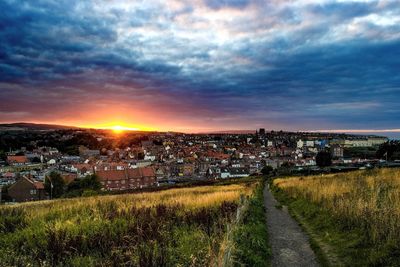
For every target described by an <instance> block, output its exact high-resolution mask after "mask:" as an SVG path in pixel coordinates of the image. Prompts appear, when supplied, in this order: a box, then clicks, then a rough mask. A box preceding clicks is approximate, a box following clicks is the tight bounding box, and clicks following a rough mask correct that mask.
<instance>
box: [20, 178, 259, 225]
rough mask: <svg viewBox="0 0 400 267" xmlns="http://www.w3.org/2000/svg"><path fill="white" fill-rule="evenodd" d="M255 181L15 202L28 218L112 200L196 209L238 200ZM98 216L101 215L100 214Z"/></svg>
mask: <svg viewBox="0 0 400 267" xmlns="http://www.w3.org/2000/svg"><path fill="white" fill-rule="evenodd" d="M255 185H256V184H255V183H254V184H252V185H250V186H247V185H245V184H232V185H221V186H199V187H191V188H177V189H169V190H165V191H158V192H149V193H138V194H122V195H109V196H94V197H86V198H76V199H60V200H51V201H40V202H29V203H24V204H19V205H16V206H18V207H23V208H24V209H25V210H26V212H27V215H28V216H29V217H30V218H31V219H34V218H37V217H42V216H51V215H49V214H51V212H52V211H54V212H56V211H57V213H58V214H63V215H64V216H65V217H69V215H71V214H72V213H75V214H77V213H78V212H79V214H85V213H92V214H93V212H95V210H96V209H94V207H96V206H97V205H104V204H107V203H110V202H111V203H113V204H114V205H115V207H116V208H117V209H118V210H119V211H121V210H124V209H129V208H130V207H132V206H136V207H150V206H154V205H158V204H165V205H174V204H178V205H183V206H184V207H185V209H198V208H202V207H207V206H214V205H218V204H221V203H222V202H224V201H228V202H230V201H237V200H239V198H240V195H245V196H248V195H250V194H251V193H252V191H253V189H254V188H255ZM99 216H100V215H99Z"/></svg>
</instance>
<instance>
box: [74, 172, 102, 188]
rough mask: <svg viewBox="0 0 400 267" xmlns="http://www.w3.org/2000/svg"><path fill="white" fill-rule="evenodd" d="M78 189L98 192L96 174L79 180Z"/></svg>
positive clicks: (99, 184)
mask: <svg viewBox="0 0 400 267" xmlns="http://www.w3.org/2000/svg"><path fill="white" fill-rule="evenodd" d="M79 187H80V188H81V189H91V190H100V189H101V183H100V181H99V177H98V176H97V175H96V174H92V175H87V176H86V177H85V178H83V179H82V180H80V181H79Z"/></svg>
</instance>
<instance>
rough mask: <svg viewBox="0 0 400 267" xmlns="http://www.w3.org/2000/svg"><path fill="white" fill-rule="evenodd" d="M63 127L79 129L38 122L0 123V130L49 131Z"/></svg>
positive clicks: (65, 127)
mask: <svg viewBox="0 0 400 267" xmlns="http://www.w3.org/2000/svg"><path fill="white" fill-rule="evenodd" d="M65 129H79V128H78V127H75V126H66V125H55V124H38V123H27V122H17V123H4V124H0V131H7V130H12V131H50V130H65Z"/></svg>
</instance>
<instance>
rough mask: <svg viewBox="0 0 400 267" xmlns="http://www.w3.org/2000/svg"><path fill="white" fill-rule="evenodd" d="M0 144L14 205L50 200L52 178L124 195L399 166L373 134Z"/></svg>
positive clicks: (74, 137) (1, 178)
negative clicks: (268, 175)
mask: <svg viewBox="0 0 400 267" xmlns="http://www.w3.org/2000/svg"><path fill="white" fill-rule="evenodd" d="M0 140H1V142H0V144H1V149H2V151H1V155H0V156H1V160H0V186H1V187H2V190H1V191H2V195H3V196H2V199H3V201H6V202H11V203H13V202H23V201H33V200H42V199H49V198H52V197H54V196H53V195H52V192H51V190H50V192H48V190H47V191H46V190H45V184H46V179H48V181H47V182H48V183H50V187H51V188H50V189H53V184H52V181H51V175H52V174H53V175H54V173H56V174H58V175H59V176H60V177H61V178H62V180H63V185H64V186H65V187H68V186H69V185H71V184H72V183H74V182H75V183H76V182H77V181H80V180H82V179H85V177H90V176H93V175H95V176H96V179H98V181H99V185H100V187H101V190H102V191H128V190H140V189H144V188H149V187H160V186H164V185H170V184H175V183H182V182H190V181H199V180H215V179H226V178H241V177H247V176H252V175H257V174H260V173H264V172H275V173H277V172H286V173H289V174H294V173H305V172H307V173H318V172H323V171H327V170H328V171H331V172H333V171H345V170H352V169H365V168H372V167H374V166H388V167H390V166H399V165H400V162H399V161H396V160H392V161H390V160H388V158H387V157H388V153H387V151H385V150H384V149H382V147H383V146H384V145H385V144H387V143H388V138H386V137H383V136H372V135H348V134H336V133H315V132H284V131H266V130H265V129H258V130H254V132H252V133H251V132H248V133H242V132H237V133H235V132H226V133H209V134H185V133H176V132H140V131H125V132H115V131H111V130H100V129H56V130H22V131H21V130H20V129H13V128H4V129H2V132H1V139H0ZM385 152H386V153H385ZM318 155H321V156H324V155H325V157H327V159H325V161H328V163H327V162H324V160H322V163H321V162H318ZM391 156H393V155H391ZM394 156H396V155H394ZM397 156H398V155H397ZM392 158H393V157H392ZM327 168H329V169H327ZM64 193H65V192H64ZM54 195H55V194H54Z"/></svg>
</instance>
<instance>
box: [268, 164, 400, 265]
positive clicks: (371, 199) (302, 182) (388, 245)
mask: <svg viewBox="0 0 400 267" xmlns="http://www.w3.org/2000/svg"><path fill="white" fill-rule="evenodd" d="M273 184H274V185H275V187H277V188H279V189H280V190H282V191H283V192H284V193H285V194H286V195H288V196H289V197H291V198H292V199H304V200H306V201H307V202H309V203H311V204H316V205H317V206H318V207H320V208H321V212H325V211H327V212H328V214H330V216H332V218H333V219H334V222H335V223H336V224H337V225H336V228H338V229H339V230H340V231H342V232H346V231H352V230H355V231H358V233H359V236H360V238H361V239H360V242H359V243H358V244H356V245H355V246H357V247H358V248H359V251H361V250H362V249H365V252H366V253H365V256H366V257H367V258H368V259H367V263H368V264H370V265H392V264H394V265H395V264H400V170H398V169H376V170H370V171H356V172H350V173H344V174H330V175H323V176H309V177H292V178H282V179H275V180H274V182H273ZM319 219H321V218H319ZM359 255H362V253H361V254H359ZM354 256H356V255H354ZM355 260H356V259H355ZM359 260H360V261H363V260H365V259H359Z"/></svg>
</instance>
